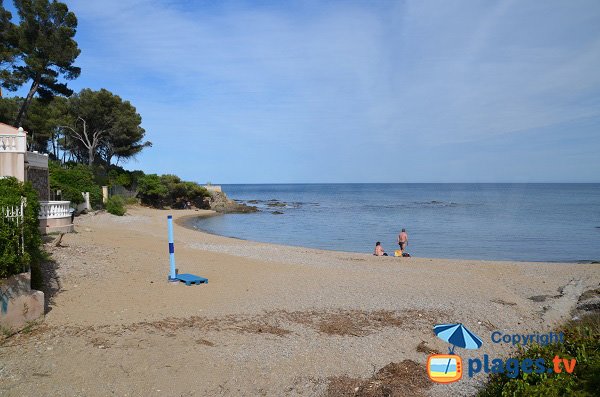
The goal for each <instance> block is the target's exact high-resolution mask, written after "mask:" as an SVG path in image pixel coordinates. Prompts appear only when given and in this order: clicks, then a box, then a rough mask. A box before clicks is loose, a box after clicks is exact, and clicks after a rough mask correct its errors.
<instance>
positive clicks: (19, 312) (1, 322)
mask: <svg viewBox="0 0 600 397" xmlns="http://www.w3.org/2000/svg"><path fill="white" fill-rule="evenodd" d="M30 285H31V275H30V274H29V273H21V274H16V275H14V276H11V277H9V278H7V279H0V330H1V331H3V332H5V333H13V332H17V331H19V330H21V329H23V327H25V326H26V325H27V323H28V322H30V321H36V320H39V319H40V318H42V316H43V315H44V293H43V292H41V291H36V290H32V289H31V286H30Z"/></svg>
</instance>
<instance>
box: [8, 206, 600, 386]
mask: <svg viewBox="0 0 600 397" xmlns="http://www.w3.org/2000/svg"><path fill="white" fill-rule="evenodd" d="M171 213H172V214H173V216H174V218H175V219H176V225H175V247H176V259H177V267H178V268H179V269H180V272H181V273H193V274H197V275H201V276H203V277H207V278H208V279H209V283H208V284H206V285H200V286H189V287H187V286H185V285H184V284H178V285H172V284H170V283H168V282H167V275H168V266H169V259H168V249H167V241H166V216H167V214H171ZM208 215H211V212H210V211H193V210H181V211H161V210H152V209H147V208H141V207H134V208H130V209H129V211H128V215H127V216H124V217H116V216H112V215H110V214H106V213H97V214H89V215H84V216H81V217H78V218H77V219H76V230H77V233H74V234H69V235H65V237H64V238H63V241H62V244H63V247H56V248H54V247H52V246H51V245H47V249H48V250H49V251H51V253H52V258H53V261H54V262H53V263H51V264H48V265H47V266H46V272H47V274H48V275H49V277H50V278H51V280H50V284H49V285H50V287H49V290H48V291H46V292H47V295H48V296H49V307H48V313H47V314H46V317H45V320H44V321H43V323H42V324H40V325H38V326H35V327H32V329H31V330H28V332H24V333H22V334H20V335H16V336H12V337H10V338H8V339H6V340H4V341H3V342H2V344H1V345H0V395H2V396H24V395H45V396H82V395H85V396H106V395H119V396H161V395H162V396H189V395H198V396H215V395H226V396H260V395H265V396H288V395H289V396H296V395H302V396H322V395H336V394H337V395H342V391H343V392H344V393H346V390H345V389H344V388H347V389H348V390H347V394H345V395H354V394H357V395H359V394H360V395H369V394H368V393H367V394H365V393H366V392H365V390H367V389H369V390H371V389H372V390H375V389H377V388H378V387H380V388H381V382H382V379H384V378H385V377H386V376H392V375H393V376H396V375H397V379H396V381H397V382H400V384H401V385H400V386H398V387H399V388H396V389H393V390H395V393H396V394H397V395H400V394H405V395H406V394H412V395H434V394H437V393H449V394H452V395H470V394H473V393H474V392H476V390H477V387H478V386H479V385H480V384H481V382H482V381H483V380H484V378H485V377H484V375H479V376H476V377H473V378H468V377H467V376H465V377H464V378H463V379H462V380H461V381H459V382H457V383H454V384H452V385H435V384H433V383H432V382H430V381H429V380H428V379H427V378H424V377H425V375H424V372H423V368H424V365H425V363H426V361H427V356H428V352H429V351H433V350H437V351H440V352H443V353H446V352H447V347H448V344H446V343H444V342H442V341H441V340H439V339H438V338H436V337H435V335H434V334H433V332H432V327H433V326H434V325H435V324H437V323H445V322H462V323H463V324H465V325H466V326H467V327H468V328H469V329H470V330H472V331H473V332H475V333H476V334H477V335H479V336H480V337H481V338H482V339H483V340H484V344H483V346H482V348H481V349H479V350H476V351H472V350H468V351H467V350H464V349H457V353H458V354H460V355H461V356H462V357H463V359H464V360H466V359H468V358H469V357H481V356H482V355H483V354H484V353H487V354H489V355H490V356H491V355H494V356H505V355H507V354H509V353H510V352H511V350H512V346H511V345H506V344H494V343H491V342H490V333H491V332H492V331H494V330H501V331H503V332H505V333H511V334H512V333H526V332H540V333H545V332H549V331H550V330H551V329H552V327H553V326H555V325H557V324H559V323H560V322H562V321H564V320H566V319H568V318H569V317H570V311H571V310H572V309H573V307H574V306H575V304H576V303H577V300H578V298H579V296H580V295H581V294H582V293H583V292H585V291H587V290H590V289H594V288H597V287H598V285H599V283H600V266H598V265H596V264H562V263H520V262H514V263H513V262H492V261H476V260H446V259H423V258H393V257H374V256H372V255H370V254H369V253H366V254H356V253H344V252H335V251H322V250H314V249H308V248H301V247H288V246H279V245H274V244H265V243H257V242H251V241H243V240H238V239H232V238H226V237H221V236H215V235H210V234H207V233H203V232H200V231H197V230H192V229H190V228H187V227H184V226H182V225H183V224H185V223H186V217H191V216H208ZM540 296H542V298H539V297H540ZM531 297H538V298H537V299H533V300H532V299H530V298H531ZM459 350H460V351H459ZM390 363H395V364H393V365H391V366H387V365H388V364H390ZM386 366H387V367H386ZM384 367H385V368H384ZM380 370H381V371H380ZM378 371H379V372H378ZM390 374H392V375H390ZM394 374H396V375H394ZM411 377H412V378H411ZM369 379H370V380H369ZM403 379H406V382H407V383H406V382H405V383H403V382H404V380H403ZM411 379H412V380H411ZM361 380H362V381H363V382H366V383H363V384H362V386H361V384H360V382H361ZM352 382H354V383H352ZM357 382H358V383H357ZM411 382H412V383H411ZM409 383H410V385H409ZM405 386H406V388H405V389H402V387H405ZM398 390H404V392H402V393H400V392H398ZM367 391H368V390H367ZM361 393H362V394H361Z"/></svg>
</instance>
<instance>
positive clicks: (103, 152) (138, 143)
mask: <svg viewBox="0 0 600 397" xmlns="http://www.w3.org/2000/svg"><path fill="white" fill-rule="evenodd" d="M68 112H69V114H70V117H71V120H72V122H71V125H65V126H64V128H65V129H66V130H67V131H68V133H67V136H68V137H69V138H70V142H69V143H66V144H67V147H68V149H69V150H70V151H72V152H73V153H75V156H76V157H77V158H78V159H79V161H87V162H88V164H89V165H92V164H94V162H95V160H96V156H99V157H100V159H101V160H102V161H103V162H104V163H106V165H108V166H110V163H111V160H112V158H113V157H114V156H118V157H120V158H128V157H131V156H134V155H135V154H137V153H139V152H140V151H141V150H142V149H143V148H144V147H147V146H150V145H151V143H150V142H144V143H142V139H143V137H144V135H145V131H144V129H143V128H142V127H141V126H140V123H141V122H142V117H141V116H140V115H139V114H138V113H137V112H136V109H135V107H133V106H132V105H131V104H130V103H129V102H127V101H123V100H122V99H121V98H120V97H119V96H117V95H114V94H113V93H111V92H110V91H108V90H105V89H101V90H100V91H92V90H90V89H84V90H81V92H79V93H78V94H75V95H73V96H71V97H70V98H69V111H68Z"/></svg>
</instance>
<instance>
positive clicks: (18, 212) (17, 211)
mask: <svg viewBox="0 0 600 397" xmlns="http://www.w3.org/2000/svg"><path fill="white" fill-rule="evenodd" d="M24 207H25V203H24V202H21V206H20V207H16V206H11V207H0V218H2V219H8V220H9V221H16V222H17V225H18V224H20V223H22V222H23V214H24V212H23V208H24Z"/></svg>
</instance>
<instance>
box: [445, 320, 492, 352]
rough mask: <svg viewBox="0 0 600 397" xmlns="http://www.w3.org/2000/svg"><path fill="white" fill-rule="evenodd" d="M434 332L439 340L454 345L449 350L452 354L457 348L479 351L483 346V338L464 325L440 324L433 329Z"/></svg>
mask: <svg viewBox="0 0 600 397" xmlns="http://www.w3.org/2000/svg"><path fill="white" fill-rule="evenodd" d="M433 332H435V334H436V335H437V337H438V338H440V339H441V340H443V341H445V342H448V343H450V344H451V345H452V348H449V350H450V354H454V348H455V347H462V348H463V349H479V348H480V347H481V345H483V342H482V341H481V338H480V337H478V336H477V335H475V334H474V333H473V332H471V331H469V330H468V329H467V327H465V326H464V325H462V324H439V325H436V326H435V327H433Z"/></svg>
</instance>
